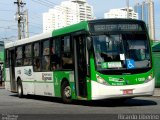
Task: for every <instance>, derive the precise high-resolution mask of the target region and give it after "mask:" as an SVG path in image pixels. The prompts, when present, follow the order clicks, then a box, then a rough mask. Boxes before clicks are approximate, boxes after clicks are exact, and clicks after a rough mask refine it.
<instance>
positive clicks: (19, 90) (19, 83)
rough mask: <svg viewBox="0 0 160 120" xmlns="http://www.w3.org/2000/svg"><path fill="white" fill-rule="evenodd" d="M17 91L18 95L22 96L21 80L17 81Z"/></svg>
mask: <svg viewBox="0 0 160 120" xmlns="http://www.w3.org/2000/svg"><path fill="white" fill-rule="evenodd" d="M17 91H18V97H19V98H22V97H23V87H22V83H21V81H18V84H17Z"/></svg>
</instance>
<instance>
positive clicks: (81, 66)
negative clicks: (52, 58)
mask: <svg viewBox="0 0 160 120" xmlns="http://www.w3.org/2000/svg"><path fill="white" fill-rule="evenodd" d="M85 50H86V49H85V41H84V37H83V36H75V37H74V59H75V79H76V93H77V96H79V97H83V98H86V96H87V83H86V58H85Z"/></svg>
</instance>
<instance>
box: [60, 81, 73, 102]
mask: <svg viewBox="0 0 160 120" xmlns="http://www.w3.org/2000/svg"><path fill="white" fill-rule="evenodd" d="M71 94H72V93H71V87H70V85H69V83H68V82H67V81H64V82H63V83H62V86H61V96H62V100H63V102H64V103H71V102H72V99H71Z"/></svg>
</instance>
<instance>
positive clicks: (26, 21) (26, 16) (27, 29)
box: [24, 10, 29, 38]
mask: <svg viewBox="0 0 160 120" xmlns="http://www.w3.org/2000/svg"><path fill="white" fill-rule="evenodd" d="M24 15H25V25H26V26H25V28H26V29H25V37H26V38H29V26H28V23H29V22H28V10H25V11H24Z"/></svg>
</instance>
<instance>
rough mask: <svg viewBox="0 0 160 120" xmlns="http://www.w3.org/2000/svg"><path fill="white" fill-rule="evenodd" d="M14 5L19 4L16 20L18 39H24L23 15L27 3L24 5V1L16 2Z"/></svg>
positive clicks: (18, 0)
mask: <svg viewBox="0 0 160 120" xmlns="http://www.w3.org/2000/svg"><path fill="white" fill-rule="evenodd" d="M14 4H17V13H16V20H17V21H18V39H19V40H20V39H22V31H24V30H22V26H23V25H22V21H23V14H22V10H23V7H24V5H26V3H24V2H23V1H22V0H17V2H14Z"/></svg>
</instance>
